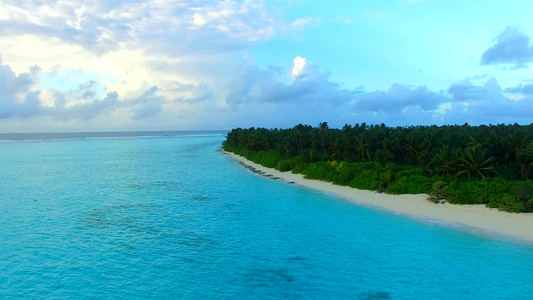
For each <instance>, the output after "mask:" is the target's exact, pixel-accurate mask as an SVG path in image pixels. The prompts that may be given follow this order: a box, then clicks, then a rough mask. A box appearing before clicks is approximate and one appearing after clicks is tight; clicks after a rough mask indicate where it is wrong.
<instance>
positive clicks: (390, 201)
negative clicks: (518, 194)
mask: <svg viewBox="0 0 533 300" xmlns="http://www.w3.org/2000/svg"><path fill="white" fill-rule="evenodd" d="M222 153H224V154H226V155H227V156H228V157H230V158H231V159H233V160H235V161H237V162H239V163H240V164H242V165H243V166H244V167H245V168H247V169H249V170H250V171H252V172H254V173H257V174H259V175H262V176H265V177H268V178H271V179H277V180H282V181H284V182H286V183H290V184H296V185H299V186H302V187H305V188H310V189H314V190H318V191H321V192H324V193H327V194H328V195H331V196H334V197H336V198H340V199H343V200H346V201H349V202H352V203H354V204H357V205H361V206H365V207H369V208H372V209H380V210H385V211H389V212H392V213H396V214H400V215H402V216H406V217H409V218H411V219H415V220H419V221H423V222H425V223H430V224H433V225H435V226H444V225H443V224H441V222H445V223H448V224H449V225H452V226H445V227H450V228H454V229H458V230H462V231H465V232H469V233H474V234H477V235H481V236H484V237H489V238H492V239H497V240H504V241H512V242H522V243H528V244H533V231H532V230H531V228H533V214H526V213H509V212H502V211H499V210H498V209H496V208H488V207H486V206H485V205H483V204H478V205H456V204H449V203H447V202H446V203H445V204H435V203H433V202H431V201H429V200H427V197H428V195H426V194H419V195H390V194H381V193H377V192H374V191H367V190H358V189H354V188H351V187H348V186H340V185H334V184H332V183H330V182H325V181H320V180H313V179H306V178H304V177H303V175H301V174H293V173H290V172H280V171H278V170H275V169H271V168H267V167H264V166H262V165H259V164H256V163H254V162H252V161H249V160H247V159H246V158H244V157H242V156H239V155H237V154H234V153H231V152H226V151H224V150H222Z"/></svg>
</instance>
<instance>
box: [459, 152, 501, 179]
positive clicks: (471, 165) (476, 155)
mask: <svg viewBox="0 0 533 300" xmlns="http://www.w3.org/2000/svg"><path fill="white" fill-rule="evenodd" d="M486 156H487V152H486V151H480V150H479V149H477V148H476V147H471V148H468V149H467V150H466V151H465V152H464V155H463V157H461V158H459V162H460V163H459V168H460V171H459V172H458V173H457V175H462V174H468V178H469V179H470V177H471V176H472V175H473V176H475V177H476V180H479V179H481V178H484V177H487V176H488V175H490V174H495V173H497V172H496V170H495V169H494V167H493V166H492V163H493V161H494V157H489V158H486Z"/></svg>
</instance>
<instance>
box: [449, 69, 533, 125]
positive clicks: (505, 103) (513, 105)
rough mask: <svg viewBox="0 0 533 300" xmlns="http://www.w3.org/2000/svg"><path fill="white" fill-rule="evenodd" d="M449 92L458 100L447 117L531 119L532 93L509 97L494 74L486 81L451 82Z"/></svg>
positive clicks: (475, 120)
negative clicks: (515, 97) (520, 96)
mask: <svg viewBox="0 0 533 300" xmlns="http://www.w3.org/2000/svg"><path fill="white" fill-rule="evenodd" d="M507 90H508V89H505V91H507ZM448 92H449V93H450V94H452V96H453V99H454V101H456V102H455V104H454V106H452V108H451V109H450V110H448V111H447V112H446V114H445V115H444V117H445V118H446V120H447V121H456V123H461V122H463V123H464V122H468V123H471V124H489V123H491V124H499V123H516V122H520V123H531V121H532V120H531V111H533V97H530V96H529V97H522V98H520V99H518V100H517V99H513V98H509V97H506V96H505V95H504V93H503V89H502V88H501V87H500V85H499V84H498V82H497V81H496V79H494V78H491V79H489V80H487V82H486V83H485V84H484V85H473V84H471V83H470V82H469V81H462V82H457V83H454V84H452V85H451V86H450V88H449V90H448ZM459 120H460V121H459Z"/></svg>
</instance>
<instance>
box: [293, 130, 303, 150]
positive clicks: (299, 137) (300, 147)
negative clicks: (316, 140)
mask: <svg viewBox="0 0 533 300" xmlns="http://www.w3.org/2000/svg"><path fill="white" fill-rule="evenodd" d="M303 128H304V126H303V125H302V124H301V123H300V124H298V125H296V127H294V134H295V136H296V146H297V147H298V154H300V153H302V152H303V151H304V147H303V143H302V132H303Z"/></svg>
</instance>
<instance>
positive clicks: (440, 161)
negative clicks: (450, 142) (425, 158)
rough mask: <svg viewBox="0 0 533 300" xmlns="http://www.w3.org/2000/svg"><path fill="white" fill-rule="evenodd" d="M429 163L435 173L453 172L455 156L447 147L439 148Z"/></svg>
mask: <svg viewBox="0 0 533 300" xmlns="http://www.w3.org/2000/svg"><path fill="white" fill-rule="evenodd" d="M429 165H430V166H431V167H432V168H433V172H434V173H436V174H437V175H450V174H455V170H456V167H457V157H456V156H455V155H453V154H452V152H451V151H450V148H449V147H444V148H439V150H438V151H437V152H436V153H435V154H434V155H433V158H432V159H431V162H430V163H429Z"/></svg>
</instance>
